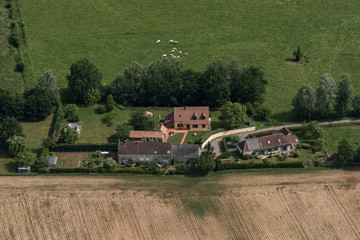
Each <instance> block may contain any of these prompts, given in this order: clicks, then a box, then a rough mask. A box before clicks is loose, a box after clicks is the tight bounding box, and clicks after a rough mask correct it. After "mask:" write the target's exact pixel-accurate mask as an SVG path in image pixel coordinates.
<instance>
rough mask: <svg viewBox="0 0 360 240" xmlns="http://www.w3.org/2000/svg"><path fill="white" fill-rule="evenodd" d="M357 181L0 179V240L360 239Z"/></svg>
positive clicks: (339, 174)
mask: <svg viewBox="0 0 360 240" xmlns="http://www.w3.org/2000/svg"><path fill="white" fill-rule="evenodd" d="M135 181H137V182H136V183H135ZM149 182H151V183H149ZM183 182H191V184H188V185H186V184H184V185H183ZM359 182H360V172H357V171H342V170H329V171H327V170H326V171H318V172H310V173H308V172H305V173H301V174H299V173H293V174H286V175H284V174H282V175H277V174H273V173H271V172H270V174H253V173H247V174H245V173H241V174H229V175H222V176H211V177H206V178H199V179H189V178H181V177H177V178H166V177H159V178H158V177H153V178H151V177H121V178H120V177H86V176H84V177H82V176H77V177H73V176H50V177H0V192H1V195H0V216H1V218H0V239H360V232H359V230H360V194H359V191H360V186H359V184H358V183H359ZM160 183H163V184H166V185H164V187H163V188H161V186H160ZM146 184H149V185H146ZM189 185H190V187H189ZM171 186H173V187H171ZM158 188H159V189H158ZM160 188H161V189H160Z"/></svg>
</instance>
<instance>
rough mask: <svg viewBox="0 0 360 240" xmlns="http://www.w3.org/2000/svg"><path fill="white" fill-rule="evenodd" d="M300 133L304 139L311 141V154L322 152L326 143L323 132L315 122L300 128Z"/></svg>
mask: <svg viewBox="0 0 360 240" xmlns="http://www.w3.org/2000/svg"><path fill="white" fill-rule="evenodd" d="M302 133H303V135H304V137H305V138H306V139H309V140H312V144H311V150H312V152H318V151H321V150H324V149H325V147H326V142H325V139H324V131H323V129H321V128H320V126H319V123H318V122H317V121H311V122H310V123H309V124H306V125H303V126H302Z"/></svg>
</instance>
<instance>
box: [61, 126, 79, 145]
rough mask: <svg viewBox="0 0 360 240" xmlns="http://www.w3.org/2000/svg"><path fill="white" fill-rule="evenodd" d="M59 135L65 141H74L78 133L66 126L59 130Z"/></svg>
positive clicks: (77, 137)
mask: <svg viewBox="0 0 360 240" xmlns="http://www.w3.org/2000/svg"><path fill="white" fill-rule="evenodd" d="M61 137H62V138H63V139H64V141H65V142H67V143H75V141H76V140H78V139H79V134H78V133H77V131H75V130H74V129H72V128H71V127H69V126H67V127H65V128H64V129H63V130H62V131H61Z"/></svg>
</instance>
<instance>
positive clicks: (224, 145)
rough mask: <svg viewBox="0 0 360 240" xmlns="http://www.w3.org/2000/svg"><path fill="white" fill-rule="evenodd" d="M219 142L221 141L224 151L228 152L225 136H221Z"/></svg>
mask: <svg viewBox="0 0 360 240" xmlns="http://www.w3.org/2000/svg"><path fill="white" fill-rule="evenodd" d="M221 143H222V147H223V150H224V152H229V147H228V145H227V141H226V138H223V139H222V141H221Z"/></svg>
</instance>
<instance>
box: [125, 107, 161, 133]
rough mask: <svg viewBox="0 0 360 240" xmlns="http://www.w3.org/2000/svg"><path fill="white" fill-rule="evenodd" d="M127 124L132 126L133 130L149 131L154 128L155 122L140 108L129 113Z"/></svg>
mask: <svg viewBox="0 0 360 240" xmlns="http://www.w3.org/2000/svg"><path fill="white" fill-rule="evenodd" d="M129 124H130V125H131V126H133V128H134V130H143V131H151V130H154V128H155V122H154V121H153V120H152V119H151V118H150V117H148V116H146V115H145V111H144V110H141V109H140V110H137V111H136V112H134V113H132V114H131V118H130V120H129Z"/></svg>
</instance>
